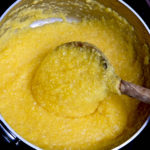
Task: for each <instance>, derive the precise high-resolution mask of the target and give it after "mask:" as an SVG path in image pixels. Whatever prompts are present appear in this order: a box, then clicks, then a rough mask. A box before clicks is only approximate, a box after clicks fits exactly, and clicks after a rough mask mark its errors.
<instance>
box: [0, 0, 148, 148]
mask: <svg viewBox="0 0 150 150" xmlns="http://www.w3.org/2000/svg"><path fill="white" fill-rule="evenodd" d="M110 1H111V0H110ZM124 1H125V2H127V3H128V4H129V5H131V7H133V8H134V9H135V10H136V11H137V12H138V13H139V14H140V16H141V17H142V18H143V19H144V20H145V22H146V23H147V24H148V25H149V27H150V0H124ZM13 2H15V0H4V1H0V15H1V14H2V13H3V12H4V11H5V10H6V9H7V8H8V7H9V6H10V5H11V4H12V3H13ZM148 4H149V6H148ZM0 150H30V148H27V147H26V146H24V145H23V144H21V145H20V146H18V147H17V148H16V147H15V146H14V144H13V143H10V142H9V141H8V140H7V139H4V138H3V137H2V132H1V131H0ZM122 150H150V123H149V125H148V126H147V127H146V128H145V129H144V131H143V132H142V133H141V134H140V136H138V137H137V138H136V139H135V140H134V141H133V142H132V143H130V144H129V145H128V146H126V147H125V148H123V149H122Z"/></svg>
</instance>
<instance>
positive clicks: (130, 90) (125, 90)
mask: <svg viewBox="0 0 150 150" xmlns="http://www.w3.org/2000/svg"><path fill="white" fill-rule="evenodd" d="M63 46H65V47H68V48H69V49H70V50H71V48H76V47H77V48H81V50H82V51H83V50H85V51H90V52H92V53H95V52H98V53H97V54H98V57H99V59H100V62H101V65H102V66H103V67H104V68H105V69H107V67H109V65H110V64H109V61H108V60H107V58H106V57H105V56H104V54H103V53H102V52H101V51H100V50H99V49H98V48H97V47H95V46H94V45H92V44H90V43H87V42H80V41H73V42H68V43H65V44H63V45H60V46H59V47H58V48H57V49H59V48H61V47H63ZM119 90H120V93H121V94H125V95H128V96H130V97H133V98H136V99H138V100H140V101H142V102H144V103H148V104H150V89H147V88H144V87H142V86H139V85H135V84H133V83H130V82H127V81H124V80H122V79H121V80H120V86H119Z"/></svg>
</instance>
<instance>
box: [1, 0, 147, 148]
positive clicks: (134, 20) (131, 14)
mask: <svg viewBox="0 0 150 150" xmlns="http://www.w3.org/2000/svg"><path fill="white" fill-rule="evenodd" d="M43 1H44V2H45V3H47V6H48V7H43V6H42V5H41V3H37V4H36V3H35V4H34V7H35V8H36V7H42V8H43V9H45V10H46V9H49V6H53V5H56V6H57V9H55V8H53V11H56V12H57V11H63V12H65V13H66V14H67V17H68V19H71V20H72V19H73V20H76V21H79V20H80V19H81V18H82V17H83V16H85V15H89V16H90V15H91V16H93V15H94V16H95V17H97V18H98V17H99V11H98V9H95V11H92V12H91V11H90V10H89V9H87V8H86V7H82V8H84V9H80V5H78V6H77V5H74V2H79V3H80V4H81V5H84V2H85V1H86V0H43ZM95 1H97V2H100V3H101V4H104V5H105V6H106V7H110V8H112V9H113V10H115V11H116V12H118V13H119V14H120V15H121V16H123V17H125V18H126V19H127V20H128V22H129V23H130V24H131V25H132V26H133V27H134V28H135V31H136V34H137V37H138V39H139V41H140V42H141V43H147V45H148V47H149V48H150V29H149V28H148V26H147V25H146V24H145V22H144V21H143V20H142V18H141V17H140V16H139V15H138V14H137V13H136V12H135V11H134V10H133V9H132V8H131V7H130V6H129V5H128V4H126V3H125V2H124V1H123V0H111V1H110V0H95ZM32 2H33V0H17V1H16V2H15V3H13V4H12V5H11V6H10V7H9V8H8V9H7V10H6V11H5V13H4V14H3V15H2V16H1V18H0V29H1V28H4V29H5V23H6V21H7V20H8V19H9V18H11V17H14V18H15V17H17V12H16V13H15V12H14V11H15V10H16V9H17V8H21V7H22V6H26V7H31V6H32V4H33V3H32ZM62 2H65V3H62ZM68 4H69V5H68ZM20 11H21V9H20ZM20 19H22V18H20ZM22 20H25V19H22ZM36 21H37V20H35V22H32V23H31V24H30V26H31V27H34V26H38V22H36ZM5 31H7V28H6V29H5ZM3 34H4V33H1V34H0V36H3ZM145 72H150V65H147V66H146V67H145ZM145 79H146V81H147V82H145V86H147V87H150V78H148V77H146V76H145ZM149 113H150V106H148V105H146V104H142V103H141V105H140V106H139V118H141V119H142V120H143V122H142V124H138V125H135V126H136V128H137V132H136V133H135V132H134V133H132V135H131V136H130V137H129V138H128V139H126V141H121V142H120V143H122V144H120V145H119V146H118V145H114V147H115V148H114V149H113V150H118V149H121V148H123V147H124V146H126V145H127V144H129V143H130V142H131V141H132V140H134V139H135V138H136V137H137V136H138V135H139V134H140V133H141V132H142V131H143V129H144V128H145V127H146V126H147V124H148V122H149V119H150V117H149ZM0 129H1V130H2V134H3V136H4V138H5V139H6V140H7V141H8V142H13V143H14V144H15V145H16V146H19V145H23V144H24V146H25V145H26V147H31V148H33V149H36V150H40V148H38V147H37V146H35V145H33V144H31V143H29V142H28V141H26V140H25V139H23V138H22V137H21V136H20V135H18V134H17V133H16V132H15V131H14V130H13V129H12V128H11V127H10V126H9V125H8V124H7V122H6V121H5V120H4V118H3V117H2V116H1V115H0Z"/></svg>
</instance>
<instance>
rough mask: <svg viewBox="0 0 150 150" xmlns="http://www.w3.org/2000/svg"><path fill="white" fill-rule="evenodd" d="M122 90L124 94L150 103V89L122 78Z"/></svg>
mask: <svg viewBox="0 0 150 150" xmlns="http://www.w3.org/2000/svg"><path fill="white" fill-rule="evenodd" d="M120 92H121V93H122V94H125V95H128V96H130V97H133V98H136V99H138V100H140V101H142V102H144V103H148V104H150V89H147V88H144V87H142V86H139V85H135V84H133V83H130V82H127V81H124V80H121V82H120Z"/></svg>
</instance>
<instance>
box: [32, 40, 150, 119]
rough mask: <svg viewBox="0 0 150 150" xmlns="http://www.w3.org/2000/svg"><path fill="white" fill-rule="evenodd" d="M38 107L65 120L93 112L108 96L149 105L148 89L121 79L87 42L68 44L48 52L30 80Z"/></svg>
mask: <svg viewBox="0 0 150 150" xmlns="http://www.w3.org/2000/svg"><path fill="white" fill-rule="evenodd" d="M32 92H33V96H34V97H35V99H36V101H37V102H38V104H39V105H40V106H42V107H43V108H44V109H46V110H47V111H49V112H51V113H55V114H56V115H61V116H66V117H82V116H86V115H90V114H92V113H94V112H95V111H96V110H97V108H98V106H99V103H100V102H101V101H103V100H105V99H106V97H108V96H109V93H115V94H120V95H121V94H125V95H128V96H130V97H133V98H136V99H138V100H140V101H143V102H145V103H150V89H147V88H144V87H142V86H138V85H135V84H133V83H129V82H127V81H124V80H122V79H121V78H120V77H118V76H117V75H116V74H115V71H114V68H113V67H112V65H111V64H110V63H109V61H108V59H107V58H106V57H105V56H104V54H103V53H102V52H101V51H100V50H99V49H98V48H97V47H95V46H94V45H92V44H90V43H87V42H78V41H75V42H69V43H65V44H63V45H60V46H58V47H57V48H56V49H55V50H53V51H52V52H51V53H49V54H48V55H47V56H46V57H45V59H44V60H43V62H42V63H41V65H40V67H39V68H38V70H37V72H36V74H35V76H34V77H33V80H32Z"/></svg>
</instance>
